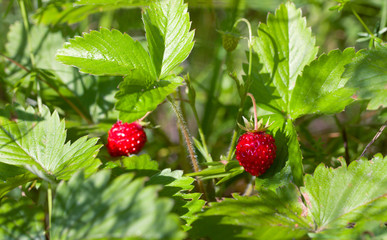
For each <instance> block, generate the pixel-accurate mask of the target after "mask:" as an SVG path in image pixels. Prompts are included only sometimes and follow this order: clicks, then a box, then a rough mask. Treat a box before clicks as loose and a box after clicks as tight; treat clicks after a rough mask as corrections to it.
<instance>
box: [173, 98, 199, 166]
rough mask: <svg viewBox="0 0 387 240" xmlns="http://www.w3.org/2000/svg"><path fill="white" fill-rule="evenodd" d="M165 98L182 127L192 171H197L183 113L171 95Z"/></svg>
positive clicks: (193, 150) (196, 163) (196, 162)
mask: <svg viewBox="0 0 387 240" xmlns="http://www.w3.org/2000/svg"><path fill="white" fill-rule="evenodd" d="M167 99H168V101H169V102H170V103H171V106H172V109H173V111H174V112H175V114H176V117H177V121H178V123H179V125H180V127H181V129H182V132H183V135H184V140H185V142H186V144H187V149H188V153H189V155H190V158H191V163H192V167H193V170H194V172H199V171H200V169H199V164H198V161H197V159H196V155H195V149H194V146H193V143H192V141H191V136H190V133H189V130H188V127H187V124H186V122H185V120H184V118H183V114H182V113H181V110H180V108H179V106H178V105H177V104H176V102H175V101H174V100H173V99H172V97H170V96H168V98H167Z"/></svg>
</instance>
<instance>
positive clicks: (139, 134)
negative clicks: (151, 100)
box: [106, 121, 146, 157]
mask: <svg viewBox="0 0 387 240" xmlns="http://www.w3.org/2000/svg"><path fill="white" fill-rule="evenodd" d="M145 142H146V134H145V132H144V130H143V128H142V126H141V125H140V124H139V123H137V122H133V123H130V124H129V123H122V122H121V121H118V122H117V123H115V124H114V125H113V126H112V128H111V129H110V131H109V136H108V144H107V146H106V147H107V149H108V151H109V154H110V155H111V156H112V157H118V156H128V155H130V154H136V153H138V152H140V151H141V149H142V147H143V146H144V144H145Z"/></svg>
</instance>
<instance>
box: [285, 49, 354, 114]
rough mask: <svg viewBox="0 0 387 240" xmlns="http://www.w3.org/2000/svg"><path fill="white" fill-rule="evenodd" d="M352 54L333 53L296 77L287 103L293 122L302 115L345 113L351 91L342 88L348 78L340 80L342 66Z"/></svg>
mask: <svg viewBox="0 0 387 240" xmlns="http://www.w3.org/2000/svg"><path fill="white" fill-rule="evenodd" d="M354 57H355V50H354V49H353V48H347V49H346V50H344V51H343V52H341V51H339V50H333V51H331V52H329V54H328V55H325V54H323V55H321V56H320V57H319V58H318V59H317V60H315V61H313V62H312V63H311V64H310V65H309V66H306V67H305V69H304V71H303V73H302V76H299V77H298V78H297V81H296V85H295V87H294V89H293V92H292V96H291V100H290V115H291V116H292V118H293V119H296V118H298V117H300V116H302V115H305V114H313V113H318V114H332V113H336V112H340V111H342V110H344V108H345V106H347V105H348V104H350V103H351V102H352V101H353V99H352V98H351V96H352V95H353V94H354V91H353V90H352V89H349V88H344V85H345V84H346V82H347V81H348V77H342V74H343V72H344V66H345V65H346V64H348V63H350V62H352V61H353V59H354Z"/></svg>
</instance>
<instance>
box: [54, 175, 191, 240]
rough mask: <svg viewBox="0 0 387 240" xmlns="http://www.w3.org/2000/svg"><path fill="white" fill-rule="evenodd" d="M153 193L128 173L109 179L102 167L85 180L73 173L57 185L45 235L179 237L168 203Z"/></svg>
mask: <svg viewBox="0 0 387 240" xmlns="http://www.w3.org/2000/svg"><path fill="white" fill-rule="evenodd" d="M157 191H158V187H156V186H148V187H144V179H143V178H137V179H135V180H133V175H132V174H123V175H121V176H119V177H117V178H116V179H114V180H112V181H110V172H109V171H107V170H104V171H100V172H98V173H97V174H94V175H93V176H91V177H90V178H88V179H86V180H85V178H84V175H83V173H82V172H81V173H77V174H75V175H74V176H73V177H72V178H71V179H70V181H69V182H68V183H65V182H62V183H61V184H60V185H59V186H58V189H57V194H56V197H55V200H54V204H53V211H52V227H51V231H50V234H51V238H52V239H182V238H183V237H184V233H183V232H182V231H181V230H180V226H179V220H178V218H177V217H176V216H175V215H173V214H170V211H171V209H172V206H173V202H172V201H171V200H169V199H166V198H158V197H157ZM69 196H72V197H70V198H69Z"/></svg>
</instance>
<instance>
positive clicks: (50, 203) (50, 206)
mask: <svg viewBox="0 0 387 240" xmlns="http://www.w3.org/2000/svg"><path fill="white" fill-rule="evenodd" d="M47 202H48V229H47V231H48V232H49V231H50V228H51V215H52V189H51V184H48V189H47Z"/></svg>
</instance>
